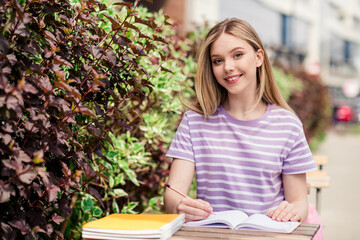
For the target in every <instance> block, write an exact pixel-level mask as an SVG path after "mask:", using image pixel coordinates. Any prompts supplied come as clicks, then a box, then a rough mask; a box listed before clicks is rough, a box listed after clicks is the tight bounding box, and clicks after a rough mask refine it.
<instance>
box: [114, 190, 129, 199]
mask: <svg viewBox="0 0 360 240" xmlns="http://www.w3.org/2000/svg"><path fill="white" fill-rule="evenodd" d="M113 191H114V193H115V195H116V197H123V196H127V195H128V194H127V193H126V192H125V191H124V189H121V188H115V189H113Z"/></svg>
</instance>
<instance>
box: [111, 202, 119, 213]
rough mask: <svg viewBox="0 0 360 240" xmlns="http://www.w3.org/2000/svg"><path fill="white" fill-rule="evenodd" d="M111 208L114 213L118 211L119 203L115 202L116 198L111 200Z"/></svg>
mask: <svg viewBox="0 0 360 240" xmlns="http://www.w3.org/2000/svg"><path fill="white" fill-rule="evenodd" d="M112 208H113V212H114V213H120V210H119V205H118V204H117V202H116V200H115V199H114V200H113V202H112Z"/></svg>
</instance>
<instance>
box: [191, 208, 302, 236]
mask: <svg viewBox="0 0 360 240" xmlns="http://www.w3.org/2000/svg"><path fill="white" fill-rule="evenodd" d="M299 225H300V222H277V221H275V220H272V219H271V218H269V217H268V216H266V215H263V214H253V215H251V216H250V217H249V216H248V215H247V214H246V213H244V212H242V211H240V210H229V211H223V212H215V213H214V214H211V215H210V216H209V217H208V218H206V219H204V220H200V221H193V222H187V223H185V225H184V226H206V227H227V228H231V229H255V230H263V231H267V232H281V233H291V232H293V231H294V230H295V229H296V228H297V227H298V226H299Z"/></svg>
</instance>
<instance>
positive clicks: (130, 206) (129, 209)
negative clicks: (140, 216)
mask: <svg viewBox="0 0 360 240" xmlns="http://www.w3.org/2000/svg"><path fill="white" fill-rule="evenodd" d="M137 205H139V203H138V202H129V203H128V204H127V205H126V206H124V207H123V209H121V213H128V214H135V213H137V212H136V211H134V208H135V207H137Z"/></svg>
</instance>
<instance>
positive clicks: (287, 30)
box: [281, 14, 291, 47]
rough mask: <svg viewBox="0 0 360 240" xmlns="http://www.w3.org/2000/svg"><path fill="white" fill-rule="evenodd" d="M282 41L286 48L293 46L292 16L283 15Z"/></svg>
mask: <svg viewBox="0 0 360 240" xmlns="http://www.w3.org/2000/svg"><path fill="white" fill-rule="evenodd" d="M281 19H282V32H281V41H282V44H283V45H284V46H287V47H290V46H291V16H289V15H286V14H282V15H281Z"/></svg>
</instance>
